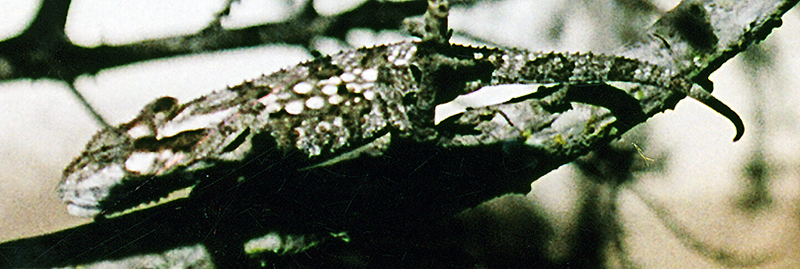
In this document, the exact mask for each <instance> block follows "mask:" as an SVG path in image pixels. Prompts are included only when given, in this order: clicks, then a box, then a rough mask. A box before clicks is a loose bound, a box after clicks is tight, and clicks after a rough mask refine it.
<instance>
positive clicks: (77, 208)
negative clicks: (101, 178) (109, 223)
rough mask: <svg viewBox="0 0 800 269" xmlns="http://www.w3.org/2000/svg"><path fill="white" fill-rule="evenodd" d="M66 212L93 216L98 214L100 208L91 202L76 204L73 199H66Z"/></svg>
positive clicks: (74, 214)
mask: <svg viewBox="0 0 800 269" xmlns="http://www.w3.org/2000/svg"><path fill="white" fill-rule="evenodd" d="M67 213H69V214H70V215H73V216H78V217H93V216H96V215H97V214H100V208H99V207H97V206H96V205H92V204H78V203H75V202H73V201H68V202H67Z"/></svg>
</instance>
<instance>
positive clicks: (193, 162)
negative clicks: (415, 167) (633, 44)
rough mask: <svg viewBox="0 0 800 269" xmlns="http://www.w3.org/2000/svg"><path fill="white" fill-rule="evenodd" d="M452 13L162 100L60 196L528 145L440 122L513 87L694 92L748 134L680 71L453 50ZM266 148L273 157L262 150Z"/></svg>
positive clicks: (71, 175) (94, 208)
mask: <svg viewBox="0 0 800 269" xmlns="http://www.w3.org/2000/svg"><path fill="white" fill-rule="evenodd" d="M446 16H447V5H446V2H444V1H431V5H430V7H429V12H428V13H426V17H425V22H424V23H423V26H422V27H424V28H425V29H424V30H421V31H418V32H422V33H421V34H420V33H417V35H420V36H422V41H418V42H401V43H397V44H391V45H381V46H375V47H371V48H360V49H357V50H354V51H348V52H343V53H340V54H337V55H333V56H327V57H318V58H316V59H314V60H311V61H308V62H305V63H302V64H299V65H297V66H295V67H292V68H288V69H284V70H281V71H278V72H276V73H273V74H270V75H265V76H262V77H260V78H257V79H254V80H252V81H247V82H245V83H243V84H241V85H238V86H235V87H231V88H227V89H222V90H218V91H215V92H213V93H211V94H208V95H206V96H203V97H200V98H198V99H195V100H192V101H190V102H187V103H183V104H181V103H179V102H178V101H177V100H176V99H174V98H171V97H162V98H159V99H157V100H155V101H153V102H151V103H150V104H148V105H147V106H146V107H145V108H144V109H142V111H141V113H140V114H139V115H138V116H137V117H136V118H135V119H133V120H132V121H130V122H128V123H125V124H122V125H120V126H117V127H110V128H106V129H103V130H101V131H100V132H99V133H98V134H96V135H95V136H94V137H93V138H92V140H91V141H90V142H89V143H88V145H87V147H86V150H85V151H84V152H83V154H82V155H81V156H79V157H78V158H76V159H75V160H74V161H73V162H72V163H71V164H69V166H68V167H67V168H66V170H65V171H64V175H63V178H62V181H61V183H60V185H59V186H58V188H57V191H58V193H59V194H60V195H61V197H62V199H63V201H64V202H66V203H67V210H68V212H69V213H70V214H72V215H77V216H87V217H88V216H95V215H98V214H106V213H109V212H113V211H120V210H124V209H126V208H128V207H133V206H136V205H138V204H141V203H145V202H148V201H151V200H157V199H158V198H160V197H163V196H165V195H166V193H168V192H169V191H172V190H174V189H177V188H180V187H185V186H190V185H193V184H196V182H197V181H199V180H202V177H203V175H204V173H206V172H207V171H212V170H214V169H217V168H218V166H219V165H220V164H222V163H236V162H242V163H243V162H248V161H251V160H253V159H254V158H255V156H261V157H263V155H264V154H272V155H275V156H292V158H293V159H292V160H301V161H292V162H285V163H277V164H275V163H272V164H270V165H281V166H287V167H289V169H296V170H303V169H309V168H313V167H316V166H324V165H327V164H330V163H335V162H338V161H341V160H346V159H350V158H354V156H359V155H361V156H378V155H380V154H382V150H384V149H385V148H386V147H387V145H389V144H390V143H392V142H394V141H395V140H396V139H404V140H408V141H416V142H419V143H428V144H432V145H440V146H444V147H447V146H456V144H457V146H481V145H482V144H491V143H500V142H503V141H504V140H508V139H520V140H525V139H526V138H527V136H526V135H525V130H518V131H515V132H514V136H516V137H511V138H503V137H492V136H491V135H488V134H485V135H484V137H488V138H485V139H483V140H481V139H476V140H469V141H467V142H463V141H461V142H459V143H454V142H453V139H454V137H455V136H456V135H458V134H457V133H454V131H452V130H445V128H448V127H447V124H444V123H437V122H435V121H434V114H435V112H434V111H435V108H436V106H437V105H440V104H443V103H446V102H449V101H451V100H453V99H454V98H456V97H458V96H459V95H463V94H466V93H470V92H474V91H477V90H478V89H481V88H482V87H486V86H496V85H506V84H548V85H554V86H553V87H552V88H553V89H559V88H562V87H570V86H580V85H594V84H606V83H612V82H625V83H632V84H635V85H641V86H643V87H657V88H661V89H663V90H667V91H676V92H681V93H684V94H685V95H687V96H689V97H692V98H694V99H696V100H698V101H700V102H702V103H704V104H706V105H708V106H709V107H711V108H712V109H714V110H716V111H717V112H719V113H721V114H722V115H724V116H726V117H727V118H729V119H730V120H731V121H732V122H733V123H734V125H736V127H737V134H736V137H735V138H734V140H737V139H738V138H740V137H741V135H742V133H743V128H744V127H743V124H742V122H741V119H740V118H739V117H738V116H737V115H736V113H735V112H733V111H732V110H731V109H730V108H728V107H727V106H725V105H724V104H723V103H721V102H720V101H718V100H717V99H715V98H714V97H713V96H711V95H710V94H709V93H708V92H707V91H705V90H703V89H702V88H700V87H699V86H697V85H695V84H694V83H693V82H691V81H690V80H688V79H687V78H685V77H683V76H681V75H679V74H675V73H673V72H672V71H670V70H669V69H666V68H662V67H659V66H655V65H652V64H648V63H646V62H642V61H638V60H635V59H628V58H623V57H617V56H607V55H595V54H591V53H587V54H579V53H575V54H562V53H537V52H527V51H524V50H517V49H505V48H475V47H466V46H459V45H452V44H449V41H448V37H449V35H450V33H448V32H447V28H446ZM558 92H559V91H558V90H553V91H552V92H550V94H549V95H555V94H557V93H558ZM542 94H543V95H544V96H548V92H546V91H545V92H544V93H542ZM467 113H469V112H467ZM498 113H502V112H498ZM495 114H497V113H495ZM518 128H521V127H518ZM470 131H471V132H475V130H470ZM455 132H458V131H455ZM256 143H258V144H262V145H261V146H259V147H254V145H255V144H256ZM264 143H266V144H268V145H266V146H264V145H263V144H264ZM526 145H529V143H528V144H526ZM529 146H535V145H529ZM263 148H269V149H271V150H270V151H268V152H256V151H257V150H258V149H263ZM281 158H283V157H281ZM281 158H277V159H281ZM267 174H268V171H267ZM264 180H268V177H267V179H264ZM145 182H147V183H153V182H155V183H156V184H159V186H160V188H161V189H163V190H164V193H158V194H153V195H145V196H142V197H144V198H142V197H139V198H134V197H136V196H135V195H132V194H135V193H137V192H143V191H144V190H143V189H139V187H140V186H141V185H142V184H144V183H145Z"/></svg>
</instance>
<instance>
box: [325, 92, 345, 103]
mask: <svg viewBox="0 0 800 269" xmlns="http://www.w3.org/2000/svg"><path fill="white" fill-rule="evenodd" d="M342 101H344V98H342V97H341V96H339V95H338V94H334V95H331V97H329V98H328V103H329V104H331V105H338V104H339V103H341V102H342Z"/></svg>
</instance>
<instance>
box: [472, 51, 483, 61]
mask: <svg viewBox="0 0 800 269" xmlns="http://www.w3.org/2000/svg"><path fill="white" fill-rule="evenodd" d="M472 58H475V60H480V59H483V53H480V52H476V53H473V54H472Z"/></svg>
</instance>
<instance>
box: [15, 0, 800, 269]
mask: <svg viewBox="0 0 800 269" xmlns="http://www.w3.org/2000/svg"><path fill="white" fill-rule="evenodd" d="M309 1H310V2H308V1H301V0H297V1H292V0H240V1H235V2H233V4H232V5H231V6H230V10H229V12H228V14H227V15H226V16H222V17H221V18H220V17H219V16H218V14H219V13H221V12H222V11H223V10H224V9H225V7H226V2H227V1H223V0H202V1H177V0H169V1H163V0H160V1H156V0H152V1H151V0H147V1H144V0H142V1H118V0H73V1H72V2H71V4H70V5H69V8H68V14H67V21H66V24H65V26H64V32H65V33H66V35H67V37H68V39H69V40H70V41H71V42H72V43H73V44H75V45H78V46H82V47H86V48H97V47H101V46H126V45H130V44H145V45H147V44H146V41H147V40H153V39H164V38H170V37H180V36H186V35H192V34H195V33H198V32H200V31H202V30H203V29H205V28H207V27H208V26H209V25H210V24H211V23H212V22H214V21H215V20H216V19H218V18H220V21H219V25H221V27H223V28H225V29H244V28H247V27H250V26H254V25H262V24H281V23H285V22H293V21H297V18H298V17H299V16H302V15H303V12H304V11H307V10H305V9H303V7H304V6H306V4H310V6H311V7H312V8H313V11H314V12H316V14H318V15H319V16H322V17H335V16H339V15H342V14H345V13H347V12H351V11H353V10H364V7H365V6H369V7H374V8H371V9H367V10H372V12H371V13H370V12H367V13H364V14H367V15H364V16H365V17H366V18H367V19H369V20H374V21H375V22H382V21H388V20H390V18H391V17H392V16H396V14H389V13H387V12H388V11H387V10H389V11H391V9H388V8H387V9H382V7H389V6H390V5H398V4H402V3H405V2H414V1H389V0H387V1H364V0H360V1H358V0H347V1H342V0H309ZM417 2H420V1H417ZM451 2H452V9H451V15H450V26H451V28H453V29H454V30H455V36H454V38H453V39H452V41H453V42H454V43H462V44H476V45H492V46H507V47H519V48H524V49H529V50H535V51H551V50H553V51H582V52H584V51H594V52H612V51H615V50H617V49H618V48H619V47H621V46H624V44H626V43H628V42H632V41H635V40H637V38H640V33H639V32H638V31H639V30H640V29H643V28H645V27H646V26H648V25H650V24H651V23H652V22H654V20H655V19H657V18H658V17H659V16H660V15H661V14H663V13H664V12H666V11H667V10H669V9H671V8H673V7H674V6H676V5H677V4H678V2H677V1H673V0H650V1H648V0H616V1H615V0H583V1H568V0H536V1H529V0H483V1H457V0H454V1H451ZM40 5H41V3H40V2H39V1H12V0H2V1H0V13H2V16H0V39H2V40H10V39H12V38H14V37H15V36H17V35H19V34H20V33H22V32H23V31H25V29H27V27H28V25H29V24H30V23H31V21H32V20H33V19H34V16H35V15H36V14H37V12H38V10H39V7H40ZM419 14H421V12H420V13H419ZM314 22H315V23H321V22H319V20H318V21H314ZM323 22H324V21H323ZM376 24H379V23H376ZM337 25H341V28H342V29H335V32H336V33H337V34H332V35H325V34H319V35H312V36H311V37H310V38H307V42H305V41H304V42H295V41H292V40H290V39H287V40H289V41H288V42H279V43H275V44H269V45H259V46H253V47H246V48H237V49H229V50H224V51H216V52H203V53H196V54H192V55H186V56H174V57H168V58H163V59H157V60H146V61H140V62H136V63H133V64H127V65H122V66H118V67H112V68H106V69H102V70H99V71H98V72H97V73H96V74H85V75H80V76H78V77H76V78H74V89H75V90H76V91H77V92H79V93H80V94H81V95H82V96H83V98H84V100H85V103H87V104H88V105H89V106H90V107H91V108H93V109H94V110H95V111H96V113H97V114H99V115H100V116H101V117H102V118H104V119H105V120H107V121H108V123H109V124H111V125H117V124H120V123H123V122H127V121H129V120H131V119H132V118H133V117H134V116H136V114H137V113H138V112H139V110H140V109H141V108H142V107H143V106H144V105H145V104H146V103H148V102H150V101H151V100H153V99H155V98H157V97H160V96H166V95H168V96H173V97H176V98H178V99H179V100H181V101H183V102H185V101H189V100H191V99H193V98H196V97H199V96H201V95H204V94H206V93H209V92H211V91H213V90H215V89H221V88H223V87H226V86H233V85H236V84H239V83H241V82H242V81H244V80H246V79H252V78H255V77H258V76H260V75H261V74H265V73H271V72H274V71H276V70H279V69H280V68H281V67H286V66H290V65H294V64H297V63H299V62H301V61H303V60H306V59H310V58H312V52H314V51H318V52H321V53H322V54H331V53H336V52H338V51H340V50H346V49H351V48H357V47H362V46H368V45H373V44H384V43H391V42H397V41H400V40H411V39H413V38H411V37H410V36H408V35H407V34H406V33H404V32H402V31H400V30H397V29H399V25H397V26H396V27H394V28H389V27H387V28H386V29H383V30H380V29H379V30H375V29H370V28H368V27H364V26H358V24H357V23H351V24H337ZM331 27H339V26H336V25H334V26H331ZM328 32H330V31H328ZM798 32H800V12H798V11H797V10H796V9H795V10H792V11H790V12H789V13H787V14H786V15H785V16H784V17H783V26H781V27H780V28H778V29H777V30H775V31H773V33H772V34H771V35H769V37H768V38H767V39H766V40H765V41H764V42H762V43H760V44H758V45H756V46H752V47H750V48H749V49H748V50H747V51H745V52H743V53H740V54H739V55H737V56H736V57H735V58H733V59H732V60H730V61H728V62H726V63H725V64H724V65H723V66H722V67H721V68H720V69H719V70H717V71H716V72H714V73H713V74H712V75H711V77H710V79H711V80H712V81H713V82H714V83H715V89H716V90H715V91H714V95H715V96H716V97H717V98H718V99H720V100H722V101H723V102H725V103H727V104H728V105H729V106H730V107H731V108H733V109H734V110H735V111H737V112H738V113H739V114H740V115H741V116H742V118H743V120H744V121H745V124H746V126H747V131H746V132H745V135H744V137H743V138H742V139H741V140H740V141H739V142H736V143H731V142H730V138H731V137H732V136H733V134H734V130H733V127H732V126H731V125H730V123H729V122H728V121H727V120H726V119H725V118H723V117H722V116H720V115H718V114H716V113H714V112H713V111H712V110H710V109H708V108H706V107H705V106H703V105H702V104H700V103H698V102H696V101H694V100H691V99H686V100H684V101H682V102H680V103H679V104H678V106H677V107H676V108H675V110H674V111H667V112H666V113H663V114H660V115H657V116H655V117H654V118H652V119H650V120H648V121H647V122H646V123H645V124H642V125H640V126H638V127H636V128H634V129H633V130H632V131H631V132H629V133H628V134H626V135H625V136H624V138H623V139H621V140H619V141H616V142H615V143H614V144H613V145H611V146H610V147H609V148H608V149H604V150H600V151H597V152H595V153H593V154H591V155H590V156H587V157H584V158H581V159H580V160H578V161H576V162H574V163H572V164H568V165H565V166H562V167H561V168H559V169H558V170H555V171H553V172H551V173H550V174H548V175H546V176H544V177H543V178H540V179H538V180H537V181H536V182H534V183H533V184H532V191H531V193H529V194H528V195H527V196H517V197H505V199H498V200H496V201H492V202H490V203H487V204H485V205H482V206H481V207H480V208H478V209H476V210H473V211H472V215H470V214H469V213H467V214H465V217H464V218H465V221H474V222H483V223H478V224H476V225H475V227H494V228H493V229H477V230H476V231H474V232H475V235H474V236H475V250H474V253H476V255H491V254H492V253H494V252H503V253H505V254H504V255H506V254H507V255H512V254H513V253H514V252H515V251H516V250H518V249H520V248H525V246H529V245H530V244H536V245H537V249H539V251H541V252H542V253H544V254H543V255H545V256H546V257H547V258H548V259H551V260H554V261H559V260H560V259H562V260H563V259H568V257H573V256H574V255H575V253H576V251H578V250H577V249H580V248H581V247H582V244H586V242H585V240H582V239H581V238H583V237H585V236H586V231H585V229H586V227H587V226H586V224H584V223H583V222H585V221H586V218H587V217H589V218H591V219H592V220H591V221H590V222H591V223H595V224H600V225H594V226H593V227H594V228H592V229H595V230H593V231H591V235H592V236H595V237H596V238H595V237H592V238H595V239H597V240H598V241H597V242H593V244H596V245H595V246H593V247H594V248H595V249H599V250H600V251H602V255H605V256H606V259H605V260H604V261H603V262H604V263H605V264H606V265H608V266H609V267H636V268H639V267H641V268H675V267H685V268H689V267H692V268H728V267H747V268H792V267H795V268H796V267H800V247H798V245H797V243H796V242H798V241H800V216H799V215H798V213H800V210H798V209H799V208H798V207H799V206H800V171H799V170H798V165H800V163H799V162H798V159H800V158H798V157H800V156H798V153H800V126H799V125H800V90H799V89H798V86H800V55H799V54H798V53H797V52H798V51H800V36H799V35H798V34H797V33H798ZM323 33H324V31H323ZM284 34H285V35H288V34H287V33H276V35H284ZM43 42H46V41H43ZM12 49H13V48H12ZM85 60H88V61H93V60H94V59H85ZM8 66H10V63H9V62H7V61H6V60H4V59H0V75H4V74H3V72H7V68H8ZM4 68H5V69H4ZM2 70H6V71H2ZM0 77H3V76H0ZM41 77H43V78H35V79H29V78H14V79H4V80H2V81H0V122H2V124H0V154H2V155H0V168H2V170H0V241H7V240H11V239H15V238H21V237H28V236H34V235H41V234H45V233H49V232H53V231H57V230H62V229H65V228H68V227H73V226H75V225H79V224H82V223H86V222H89V221H91V220H90V219H84V218H78V217H73V216H69V215H68V214H67V213H66V210H65V206H64V204H63V203H62V202H61V201H60V199H59V197H58V196H57V195H56V192H55V187H56V185H57V184H58V182H59V180H60V177H61V173H62V171H63V169H64V168H65V167H66V166H67V164H68V163H69V162H70V161H71V160H72V159H73V158H75V157H77V156H79V155H80V153H81V151H82V150H83V148H84V146H85V144H86V142H88V141H89V139H90V138H91V136H92V135H93V134H94V133H96V132H97V131H98V130H99V129H100V128H101V125H100V124H99V123H98V122H97V121H96V120H95V119H94V116H93V115H92V113H91V112H90V111H89V110H88V109H87V108H86V106H85V105H84V103H83V101H82V100H80V99H79V98H77V97H76V95H75V94H73V93H72V91H71V89H70V87H69V84H68V83H66V82H65V81H64V80H59V79H54V78H58V77H59V74H52V73H48V74H44V75H42V76H41ZM66 79H68V80H69V79H70V78H66ZM533 180H534V179H531V181H533ZM520 203H522V204H521V205H520ZM510 205H511V206H510ZM512 207H513V208H514V210H516V211H517V212H523V213H521V214H519V216H517V215H515V214H509V215H508V216H506V217H504V218H502V219H498V220H492V219H488V218H485V217H474V216H482V215H481V214H478V213H476V212H478V211H479V210H489V211H491V210H495V211H498V210H499V211H503V210H506V209H507V208H512ZM589 209H591V210H589ZM525 212H531V213H530V214H527V213H525ZM529 218H537V219H544V222H545V223H547V225H549V230H548V232H547V234H546V235H545V236H538V237H535V238H534V236H531V235H530V233H533V232H536V231H532V230H531V228H529V227H528V228H526V226H525V223H526V221H528V220H529ZM486 222H493V223H491V224H487V223H486ZM506 252H507V253H506ZM578 252H580V251H578Z"/></svg>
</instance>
